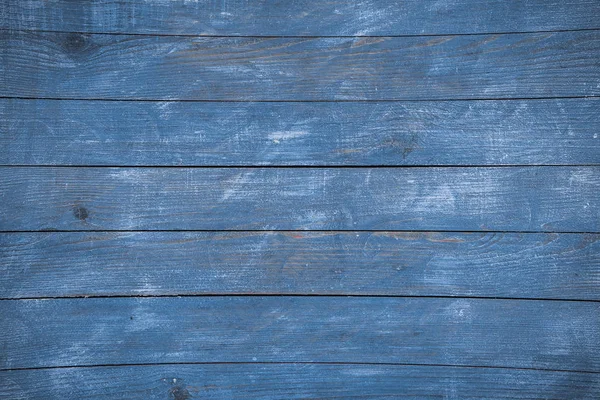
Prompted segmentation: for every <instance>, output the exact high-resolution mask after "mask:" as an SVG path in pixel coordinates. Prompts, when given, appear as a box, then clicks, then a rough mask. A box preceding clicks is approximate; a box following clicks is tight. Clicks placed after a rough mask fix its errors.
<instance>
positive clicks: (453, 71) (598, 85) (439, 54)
mask: <svg viewBox="0 0 600 400" xmlns="http://www.w3.org/2000/svg"><path fill="white" fill-rule="evenodd" d="M0 45H2V46H3V48H4V54H3V63H2V66H1V68H0V74H1V75H3V76H4V79H3V82H2V85H1V86H0V95H2V96H22V97H45V98H47V97H49V98H55V97H59V98H70V99H77V98H79V99H90V98H92V99H130V100H131V99H146V100H181V99H184V100H237V101H240V100H244V101H248V100H263V101H268V100H294V101H301V100H330V101H335V100H432V99H436V100H442V99H473V98H483V99H494V98H502V99H510V98H515V97H522V98H535V97H553V98H554V97H566V96H568V97H571V96H599V95H600V64H599V63H598V57H599V56H600V31H581V32H558V33H530V34H514V35H508V34H507V35H472V36H471V35H467V36H437V37H423V36H419V37H377V38H308V39H307V38H214V37H211V38H202V37H165V36H161V37H148V36H129V35H81V34H74V33H70V34H67V33H39V32H38V33H31V32H10V31H3V32H0ZM565 49H568V51H565ZM40 54H42V55H43V57H41V56H40Z"/></svg>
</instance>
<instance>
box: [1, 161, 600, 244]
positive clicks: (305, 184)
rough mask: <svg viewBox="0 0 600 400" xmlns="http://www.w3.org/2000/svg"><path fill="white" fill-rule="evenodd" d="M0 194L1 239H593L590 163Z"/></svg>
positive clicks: (231, 175) (50, 171) (173, 173)
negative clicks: (110, 235)
mask: <svg viewBox="0 0 600 400" xmlns="http://www.w3.org/2000/svg"><path fill="white" fill-rule="evenodd" d="M0 192H2V194H3V198H2V202H1V203H0V216H1V218H2V219H1V220H0V229H2V230H8V231H19V230H161V229H162V230H164V229H166V230H248V229H257V230H295V229H298V230H366V229H369V230H453V231H454V230H465V231H481V230H483V231H511V230H512V231H550V232H571V231H578V232H599V231H600V174H598V169H597V168H595V167H499V168H498V167H497V168H453V167H452V168H451V167H448V168H72V167H66V168H65V167H62V168H60V167H44V168H30V167H3V168H0Z"/></svg>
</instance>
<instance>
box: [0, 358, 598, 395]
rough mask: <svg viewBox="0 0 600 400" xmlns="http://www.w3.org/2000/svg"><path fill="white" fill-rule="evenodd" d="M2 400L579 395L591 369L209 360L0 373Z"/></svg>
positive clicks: (588, 391) (591, 389)
mask: <svg viewBox="0 0 600 400" xmlns="http://www.w3.org/2000/svg"><path fill="white" fill-rule="evenodd" d="M0 382H2V383H0V398H3V399H47V400H53V399H57V400H58V399H60V400H63V399H96V400H114V399H127V400H132V399H140V400H142V399H143V400H164V399H174V400H186V399H196V398H201V399H213V400H216V399H222V400H230V399H249V398H251V399H262V400H272V399H340V398H344V399H347V398H355V397H356V398H361V399H390V398H402V399H421V400H423V399H431V400H439V399H461V400H482V399H490V400H498V399H570V398H575V399H580V400H585V399H589V400H596V399H597V398H598V397H600V377H599V375H598V374H586V373H576V372H556V371H535V370H509V369H489V368H456V367H443V366H439V367H434V366H400V365H330V364H277V365H273V364H210V365H158V366H128V367H99V368H65V369H63V368H61V369H49V370H33V371H32V370H26V371H8V372H0Z"/></svg>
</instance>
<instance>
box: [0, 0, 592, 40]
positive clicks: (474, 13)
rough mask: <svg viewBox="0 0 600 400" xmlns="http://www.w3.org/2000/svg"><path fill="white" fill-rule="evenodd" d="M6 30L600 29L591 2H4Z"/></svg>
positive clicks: (432, 31)
mask: <svg viewBox="0 0 600 400" xmlns="http://www.w3.org/2000/svg"><path fill="white" fill-rule="evenodd" d="M3 7H4V10H3V12H2V13H1V14H0V21H1V23H2V25H1V26H2V27H4V28H10V29H38V30H39V29H41V30H58V31H76V32H113V33H122V32H127V33H145V34H153V33H154V34H166V35H172V34H191V35H251V36H256V35H266V36H277V35H312V36H314V35H320V36H330V35H418V34H441V33H450V34H453V33H480V32H492V33H493V32H515V31H516V32H520V31H540V30H542V31H547V30H564V29H590V28H600V23H598V18H597V16H598V15H599V14H600V5H599V3H598V2H597V1H594V0H570V1H557V0H550V1H548V0H525V1H506V0H491V1H482V0H462V1H457V0H441V1H436V0H404V1H393V0H358V1H342V0H334V1H309V0H299V1H298V0H295V1H277V0H257V1H242V0H225V1H205V0H201V1H198V0H152V1H147V0H128V1H110V0H103V1H93V2H85V3H81V2H77V1H72V0H53V1H47V0H46V1H45V0H27V1H23V0H4V2H3Z"/></svg>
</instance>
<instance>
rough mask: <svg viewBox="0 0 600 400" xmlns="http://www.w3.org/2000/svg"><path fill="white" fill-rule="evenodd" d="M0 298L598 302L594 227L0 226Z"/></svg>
mask: <svg viewBox="0 0 600 400" xmlns="http://www.w3.org/2000/svg"><path fill="white" fill-rule="evenodd" d="M0 265H2V267H1V269H0V271H1V273H0V298H19V297H57V296H89V295H96V296H115V295H117V296H120V295H126V296H136V295H143V296H152V295H180V294H181V295H203V294H223V295H227V294H235V293H245V294H282V293H283V294H315V295H323V294H336V295H344V294H347V295H410V296H441V295H445V296H479V297H496V298H497V297H517V298H552V299H587V300H600V235H591V234H554V233H546V234H518V233H471V234H465V233H435V232H427V233H402V232H228V233H227V232H188V233H184V232H127V233H115V232H112V233H109V232H92V233H90V232H81V233H75V232H67V233H57V232H54V233H45V232H37V233H23V234H1V235H0Z"/></svg>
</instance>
